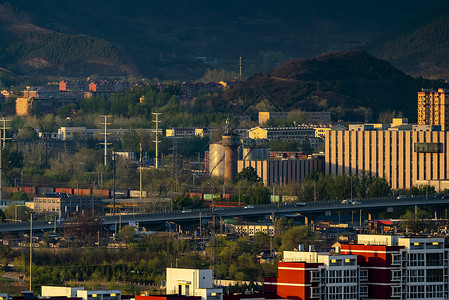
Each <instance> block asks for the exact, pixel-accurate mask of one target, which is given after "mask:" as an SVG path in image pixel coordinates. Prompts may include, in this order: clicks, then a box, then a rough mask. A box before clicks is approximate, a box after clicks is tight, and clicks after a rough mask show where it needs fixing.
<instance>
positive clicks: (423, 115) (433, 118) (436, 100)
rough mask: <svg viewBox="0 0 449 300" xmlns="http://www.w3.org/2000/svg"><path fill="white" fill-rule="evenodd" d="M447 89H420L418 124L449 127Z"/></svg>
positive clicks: (448, 90)
mask: <svg viewBox="0 0 449 300" xmlns="http://www.w3.org/2000/svg"><path fill="white" fill-rule="evenodd" d="M448 93H449V89H441V88H440V89H438V90H437V91H435V90H433V89H422V91H421V92H418V125H441V130H448V129H449V100H448V99H446V96H447V95H448Z"/></svg>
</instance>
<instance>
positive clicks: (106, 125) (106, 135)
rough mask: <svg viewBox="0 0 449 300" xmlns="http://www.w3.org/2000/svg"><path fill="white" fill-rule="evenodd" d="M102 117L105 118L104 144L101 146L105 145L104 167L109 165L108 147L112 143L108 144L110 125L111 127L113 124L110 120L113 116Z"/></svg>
mask: <svg viewBox="0 0 449 300" xmlns="http://www.w3.org/2000/svg"><path fill="white" fill-rule="evenodd" d="M101 117H104V123H101V124H102V125H104V132H103V133H102V134H104V143H100V144H101V145H104V165H105V166H107V165H108V145H110V144H111V143H108V135H109V134H111V133H110V132H108V125H111V124H112V123H108V118H112V116H111V115H102V116H101Z"/></svg>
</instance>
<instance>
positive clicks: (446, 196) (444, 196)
mask: <svg viewBox="0 0 449 300" xmlns="http://www.w3.org/2000/svg"><path fill="white" fill-rule="evenodd" d="M441 199H449V195H441Z"/></svg>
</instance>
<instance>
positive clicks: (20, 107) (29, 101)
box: [16, 97, 34, 117]
mask: <svg viewBox="0 0 449 300" xmlns="http://www.w3.org/2000/svg"><path fill="white" fill-rule="evenodd" d="M33 100H34V98H28V97H23V98H17V99H16V115H18V116H20V117H25V116H28V115H29V114H30V112H31V108H32V107H33Z"/></svg>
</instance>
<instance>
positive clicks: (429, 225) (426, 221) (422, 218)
mask: <svg viewBox="0 0 449 300" xmlns="http://www.w3.org/2000/svg"><path fill="white" fill-rule="evenodd" d="M400 218H401V219H402V220H404V224H405V229H406V231H407V232H414V233H421V232H426V233H430V232H431V231H432V230H433V229H435V223H434V222H432V221H430V219H431V218H432V215H431V214H430V213H428V212H426V211H425V210H422V209H420V208H419V207H417V208H416V210H415V211H412V210H407V212H406V213H405V214H403V215H402V216H401V217H400Z"/></svg>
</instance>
